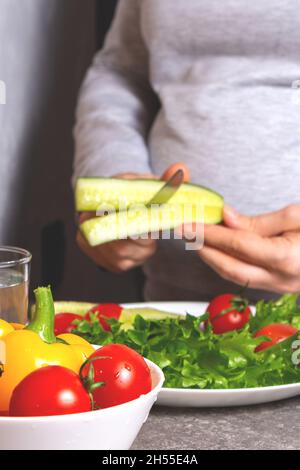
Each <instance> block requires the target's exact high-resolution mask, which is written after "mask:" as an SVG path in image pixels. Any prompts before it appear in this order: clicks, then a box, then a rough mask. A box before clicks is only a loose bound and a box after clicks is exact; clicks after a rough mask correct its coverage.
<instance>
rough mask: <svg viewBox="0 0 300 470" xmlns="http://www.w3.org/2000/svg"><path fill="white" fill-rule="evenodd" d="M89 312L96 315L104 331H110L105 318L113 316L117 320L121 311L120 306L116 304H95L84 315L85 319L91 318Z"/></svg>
mask: <svg viewBox="0 0 300 470" xmlns="http://www.w3.org/2000/svg"><path fill="white" fill-rule="evenodd" d="M91 313H92V314H95V315H96V316H97V318H98V319H99V322H100V325H101V326H102V328H103V329H104V330H105V331H110V326H109V324H108V323H107V321H106V320H105V319H108V318H115V319H116V320H119V318H120V316H121V313H122V307H120V305H118V304H98V305H95V307H93V308H92V309H91V310H90V311H89V312H88V313H87V314H86V315H85V318H86V320H90V319H91Z"/></svg>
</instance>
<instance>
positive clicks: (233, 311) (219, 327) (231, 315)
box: [207, 294, 251, 334]
mask: <svg viewBox="0 0 300 470" xmlns="http://www.w3.org/2000/svg"><path fill="white" fill-rule="evenodd" d="M207 312H208V314H209V322H210V323H211V325H212V330H213V332H214V333H215V334H222V333H226V332H227V331H233V330H240V329H241V328H243V326H244V325H245V324H246V323H248V321H249V319H250V316H251V310H250V308H249V306H248V302H247V300H245V299H243V298H242V297H240V296H237V295H234V294H222V295H219V296H218V297H215V298H214V299H213V300H212V301H211V302H210V304H209V306H208V307H207Z"/></svg>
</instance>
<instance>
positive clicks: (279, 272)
mask: <svg viewBox="0 0 300 470" xmlns="http://www.w3.org/2000/svg"><path fill="white" fill-rule="evenodd" d="M199 256H200V257H201V258H202V260H203V261H205V263H207V264H208V265H209V266H211V267H212V268H213V269H214V270H215V271H216V272H217V273H218V274H219V275H220V276H222V277H223V278H224V279H226V280H229V281H232V282H234V283H236V284H240V285H246V284H248V286H249V287H251V288H258V289H265V290H269V291H273V292H279V293H282V292H296V291H300V204H294V205H291V206H288V207H286V208H284V209H282V210H279V211H277V212H271V213H268V214H263V215H259V216H256V217H247V216H244V215H241V214H238V213H237V212H236V211H235V210H233V209H231V208H230V207H225V209H224V225H223V226H221V225H211V226H209V225H206V226H205V227H204V247H203V248H202V249H201V250H199Z"/></svg>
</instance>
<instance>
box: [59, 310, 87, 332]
mask: <svg viewBox="0 0 300 470" xmlns="http://www.w3.org/2000/svg"><path fill="white" fill-rule="evenodd" d="M82 319H83V317H82V316H80V315H76V314H75V313H58V314H57V315H55V324H54V332H55V336H58V335H62V334H64V333H71V331H72V330H76V325H74V324H73V321H74V320H82Z"/></svg>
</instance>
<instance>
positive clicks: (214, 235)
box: [204, 225, 288, 269]
mask: <svg viewBox="0 0 300 470" xmlns="http://www.w3.org/2000/svg"><path fill="white" fill-rule="evenodd" d="M204 244H205V245H206V246H209V247H211V248H216V249H217V250H220V251H223V252H225V253H228V254H230V255H231V256H233V257H235V258H238V259H240V260H242V261H246V262H247V263H250V264H253V265H256V266H262V267H265V268H267V269H277V268H278V267H279V265H280V263H281V262H282V260H284V259H285V257H286V253H287V249H288V246H287V245H288V243H287V241H286V239H283V238H282V237H274V238H264V237H261V236H260V235H258V234H257V233H254V232H247V231H246V230H233V229H229V228H227V227H222V226H219V225H206V226H205V227H204Z"/></svg>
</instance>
